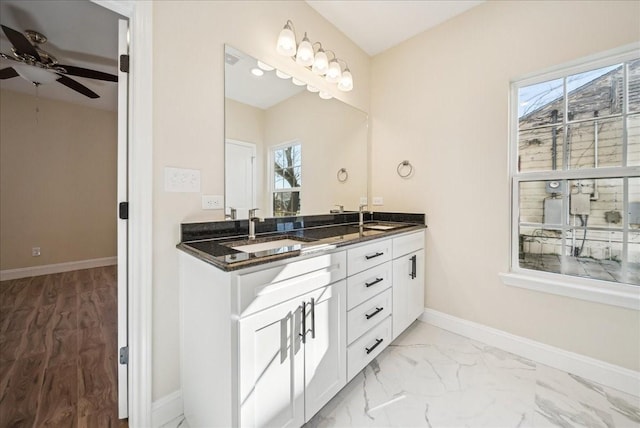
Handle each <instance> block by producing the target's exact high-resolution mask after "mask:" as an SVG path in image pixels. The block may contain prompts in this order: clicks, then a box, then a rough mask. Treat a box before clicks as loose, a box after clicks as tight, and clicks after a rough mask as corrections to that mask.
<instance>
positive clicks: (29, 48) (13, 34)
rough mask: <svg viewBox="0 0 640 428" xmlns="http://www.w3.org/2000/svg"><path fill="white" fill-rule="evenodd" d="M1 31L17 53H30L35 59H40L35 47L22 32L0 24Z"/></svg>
mask: <svg viewBox="0 0 640 428" xmlns="http://www.w3.org/2000/svg"><path fill="white" fill-rule="evenodd" d="M2 31H3V32H4V34H5V35H6V36H7V38H8V39H9V41H10V42H11V44H12V45H13V47H14V48H15V49H16V50H17V51H18V52H19V53H22V54H27V55H30V56H32V57H34V58H35V59H36V60H38V61H41V59H40V54H38V51H37V50H36V48H35V47H33V45H32V44H31V42H30V41H29V39H27V38H26V37H25V35H24V34H22V33H21V32H20V31H16V30H14V29H13V28H9V27H7V26H4V25H2Z"/></svg>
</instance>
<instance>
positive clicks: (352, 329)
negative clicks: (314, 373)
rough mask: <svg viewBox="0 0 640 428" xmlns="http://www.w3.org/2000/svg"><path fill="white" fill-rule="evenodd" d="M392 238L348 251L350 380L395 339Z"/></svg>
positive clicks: (348, 364)
mask: <svg viewBox="0 0 640 428" xmlns="http://www.w3.org/2000/svg"><path fill="white" fill-rule="evenodd" d="M392 248H393V247H392V240H391V239H382V240H376V241H373V242H370V243H367V244H364V245H361V246H358V247H355V248H352V249H348V250H347V273H348V278H347V307H348V308H349V310H348V313H347V324H348V327H347V379H348V380H351V379H352V378H353V377H354V376H355V375H356V374H358V372H360V370H362V369H363V368H364V367H365V366H366V365H367V364H369V363H370V362H371V360H373V359H374V358H375V357H376V356H377V355H378V354H380V352H382V350H383V349H384V348H385V347H386V346H387V345H388V344H389V343H390V342H391V334H392V330H391V312H392V308H393V303H392V291H391V284H392V277H393V276H392V270H391V269H392V264H391V253H392Z"/></svg>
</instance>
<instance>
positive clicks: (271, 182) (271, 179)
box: [268, 139, 304, 217]
mask: <svg viewBox="0 0 640 428" xmlns="http://www.w3.org/2000/svg"><path fill="white" fill-rule="evenodd" d="M291 146H300V181H302V175H303V174H302V166H303V160H304V155H303V150H302V142H301V141H300V140H298V139H296V140H291V141H287V142H285V143H281V144H277V145H275V146H271V147H269V168H268V171H269V213H270V216H271V217H274V216H275V212H274V210H273V194H274V193H275V192H299V193H300V201H303V200H304V199H303V198H302V196H303V194H302V186H300V187H291V188H288V189H279V190H276V188H275V187H276V186H275V182H274V180H275V171H274V168H273V164H274V163H275V152H276V150H282V149H286V148H287V147H291ZM301 213H302V211H301Z"/></svg>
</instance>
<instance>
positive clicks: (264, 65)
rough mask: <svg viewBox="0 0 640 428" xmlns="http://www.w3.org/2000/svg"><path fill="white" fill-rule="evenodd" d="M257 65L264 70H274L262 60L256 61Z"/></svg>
mask: <svg viewBox="0 0 640 428" xmlns="http://www.w3.org/2000/svg"><path fill="white" fill-rule="evenodd" d="M258 67H260V69H261V70H264V71H273V70H274V68H273V67H271V66H270V65H269V64H265V63H264V62H262V61H258Z"/></svg>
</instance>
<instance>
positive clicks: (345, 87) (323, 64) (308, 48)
mask: <svg viewBox="0 0 640 428" xmlns="http://www.w3.org/2000/svg"><path fill="white" fill-rule="evenodd" d="M276 51H277V52H278V53H279V54H280V55H284V56H288V57H291V58H292V59H293V60H294V61H295V62H296V63H297V64H299V65H301V66H303V67H305V68H307V69H310V70H311V71H313V72H314V73H315V74H317V75H319V76H324V78H325V80H326V81H327V82H329V83H336V84H337V85H338V89H339V90H341V91H343V92H348V91H351V90H352V89H353V76H352V75H351V71H350V70H349V66H348V65H347V63H346V61H345V60H343V59H340V58H338V57H337V56H336V55H335V53H334V52H333V51H325V50H324V49H323V48H322V44H321V43H320V42H315V43H311V41H310V40H309V38H308V37H307V33H304V37H303V38H302V41H301V42H300V43H299V44H298V43H297V42H296V35H295V30H294V26H293V22H291V20H287V22H286V24H285V25H284V28H283V29H282V30H281V31H280V35H279V36H278V41H277V43H276ZM327 52H328V53H330V54H331V55H332V58H331V59H329V57H328V56H327ZM341 63H342V64H343V65H344V68H343V67H342V65H341ZM314 89H315V88H314ZM311 92H317V91H311ZM321 94H322V95H325V96H326V95H327V92H325V91H323V92H322V93H321ZM322 95H321V97H322V98H324V99H328V98H325V96H322Z"/></svg>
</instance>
